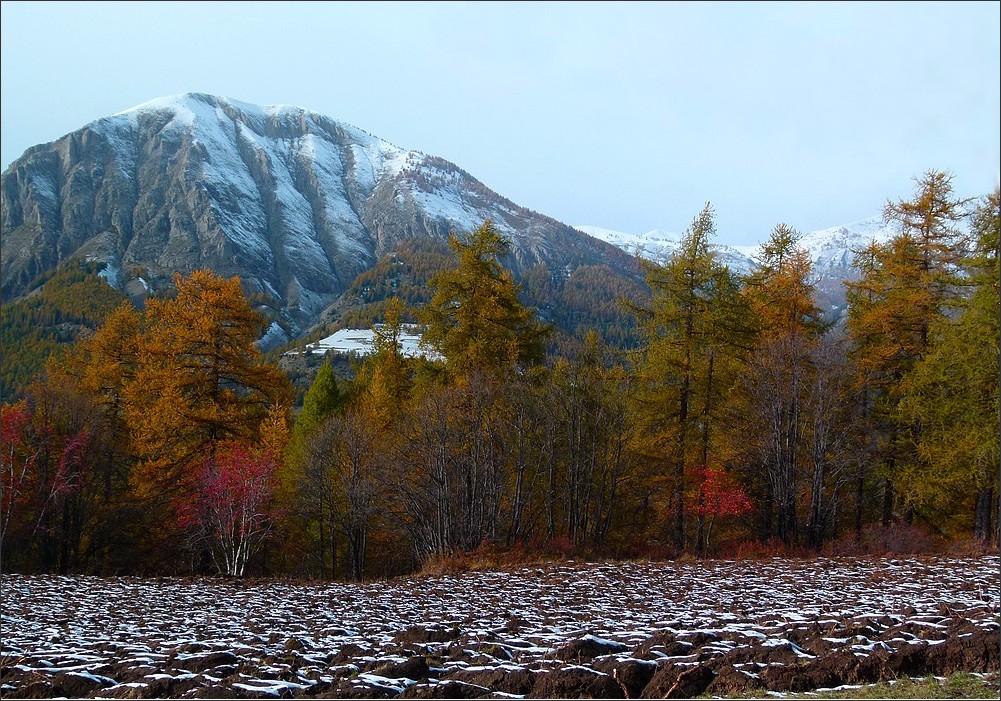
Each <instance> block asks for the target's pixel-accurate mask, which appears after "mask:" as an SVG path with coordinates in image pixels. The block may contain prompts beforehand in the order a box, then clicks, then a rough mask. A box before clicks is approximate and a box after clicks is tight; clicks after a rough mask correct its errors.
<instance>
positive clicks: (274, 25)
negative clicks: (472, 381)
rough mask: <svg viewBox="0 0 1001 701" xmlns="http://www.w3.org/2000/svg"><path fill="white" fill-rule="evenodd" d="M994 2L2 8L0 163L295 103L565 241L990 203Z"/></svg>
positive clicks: (742, 234)
mask: <svg viewBox="0 0 1001 701" xmlns="http://www.w3.org/2000/svg"><path fill="white" fill-rule="evenodd" d="M999 7H1001V3H998V2H979V3H958V2H949V3H935V2H911V3H909V2H891V3H885V4H883V3H859V4H853V3H842V2H837V3H830V4H827V3H815V2H804V3H777V4H771V3H758V2H753V3H734V4H729V3H710V2H706V3H691V4H689V3H678V2H665V3H655V2H642V3H624V2H614V3H601V2H581V3H575V2H558V3H551V4H549V3H539V2H531V3H500V2H498V3H485V2H474V3H468V4H467V3H420V2H407V3H400V4H397V3H378V2H364V3H332V2H328V3H324V2H306V3H295V2H281V3H271V2H257V3H255V2H236V3H226V2H195V3H183V2H168V3H162V4H161V3H151V2H135V3H133V2H125V3H111V2H102V3H97V2H73V3H66V4H63V3H55V2H3V4H2V18H0V20H2V21H0V33H2V37H0V38H2V42H0V98H2V124H0V127H2V156H3V167H4V169H5V170H6V168H7V166H8V165H9V164H10V163H11V162H12V161H14V160H15V159H16V158H18V157H19V156H20V155H21V154H22V153H23V152H24V150H25V149H26V148H28V147H29V146H32V145H34V144H38V143H44V142H48V141H52V140H54V139H57V138H59V137H61V136H63V135H64V134H66V133H69V132H70V131H73V130H74V129H77V128H79V127H82V126H84V125H85V124H87V123H89V122H91V121H93V120H95V119H98V118H100V117H104V116H107V115H110V114H113V113H115V112H119V111H121V110H123V109H126V108H128V107H131V106H134V105H136V104H139V103H141V102H145V101H147V100H150V99H152V98H155V97H160V96H165V95H174V94H178V93H184V92H206V93H212V94H217V95H222V96H225V97H230V98H234V99H238V100H243V101H246V102H251V103H255V104H260V105H267V104H292V105H299V106H302V107H305V108H307V109H310V110H312V111H315V112H319V113H321V114H325V115H327V116H330V117H332V118H334V119H337V120H340V121H344V122H348V123H350V124H353V125H355V126H357V127H360V128H362V129H364V130H366V131H368V132H370V133H372V134H374V135H376V136H378V137H381V138H383V139H386V140H387V141H390V142H392V143H394V144H396V145H397V146H400V147H403V148H407V149H417V150H420V151H423V152H425V153H429V154H433V155H436V156H441V157H443V158H446V159H448V160H450V161H452V162H454V163H456V164H457V165H458V166H460V167H461V168H463V169H464V170H466V171H467V172H469V173H470V174H472V175H473V176H474V177H476V178H478V179H479V180H481V181H482V182H483V183H484V184H485V185H487V186H488V187H490V188H492V189H493V190H495V191H497V192H498V193H500V194H502V195H504V196H506V197H508V198H510V199H512V200H514V201H515V202H517V203H518V204H521V205H523V206H526V207H529V208H531V209H534V210H537V211H539V212H542V213H544V214H548V215H550V216H552V217H555V218H557V219H559V220H561V221H564V222H566V223H568V224H572V225H581V224H590V225H595V226H603V227H607V228H611V229H617V230H620V231H627V232H630V233H642V232H645V231H648V230H650V229H654V228H659V229H662V230H665V231H673V232H681V231H683V230H684V229H685V228H686V227H687V226H688V225H689V223H690V222H691V219H692V217H693V216H694V215H695V214H696V213H697V212H698V211H699V210H700V209H701V208H702V206H703V205H704V204H705V202H706V201H711V202H712V203H713V205H714V207H715V209H716V212H717V228H718V231H719V236H718V239H717V240H718V241H719V242H721V243H735V244H753V243H757V242H759V241H761V240H764V239H765V238H767V236H768V233H769V232H770V230H771V229H772V228H773V227H774V225H775V224H777V223H779V222H785V223H788V224H790V225H792V226H793V227H795V228H797V229H799V230H800V231H803V232H807V231H812V230H815V229H820V228H826V227H829V226H834V225H837V224H844V223H848V222H851V221H854V220H857V219H861V218H865V217H868V216H872V215H877V214H879V212H880V210H881V208H882V205H883V204H884V202H885V201H886V200H887V198H892V199H899V198H906V197H908V196H909V195H910V194H911V192H912V190H913V185H914V183H913V178H914V177H915V176H917V175H919V174H920V173H922V172H923V171H925V170H927V169H930V168H935V169H939V170H948V171H951V172H952V173H954V175H955V180H954V181H953V182H954V185H955V187H956V190H957V192H958V193H959V194H960V195H963V196H979V195H983V194H986V193H987V192H989V191H991V190H993V189H994V187H995V186H996V185H997V183H998V178H999V172H1001V171H999V168H1001V166H999V162H1001V156H999V150H1001V147H999V133H1001V116H999V115H1001V100H999V91H1001V88H999V86H1001V70H999V63H1001V59H999V56H1001V46H999V34H1001V30H999V27H1001V17H999Z"/></svg>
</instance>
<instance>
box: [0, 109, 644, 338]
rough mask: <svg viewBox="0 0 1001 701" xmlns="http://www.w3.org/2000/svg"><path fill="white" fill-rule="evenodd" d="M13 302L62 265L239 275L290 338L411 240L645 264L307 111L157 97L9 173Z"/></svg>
mask: <svg viewBox="0 0 1001 701" xmlns="http://www.w3.org/2000/svg"><path fill="white" fill-rule="evenodd" d="M2 197H3V202H2V204H3V229H2V236H3V242H4V246H3V249H2V251H0V254H2V267H3V274H2V285H3V293H4V296H5V297H6V298H7V299H10V298H12V297H16V296H18V295H19V294H21V293H23V292H24V291H25V290H26V289H27V287H28V285H29V284H30V283H31V281H32V280H33V279H34V278H36V277H37V276H38V275H40V274H42V273H44V272H46V271H48V270H51V269H52V268H54V267H56V266H57V265H59V264H60V263H62V262H63V261H65V260H67V259H74V258H76V259H84V260H98V261H102V262H105V263H107V265H108V266H109V268H110V269H113V270H115V271H119V272H121V273H122V275H121V276H120V277H121V281H120V284H122V285H127V284H128V282H129V280H128V279H127V278H128V277H129V275H134V276H136V275H139V274H140V272H136V271H141V274H142V277H143V279H144V280H147V281H150V282H151V284H152V285H153V287H154V289H156V288H157V286H158V285H159V286H166V285H169V281H170V278H171V276H172V274H173V273H175V272H181V273H187V272H190V271H191V270H194V269H197V268H211V269H213V270H215V271H216V272H217V273H219V274H222V275H225V276H231V275H239V276H240V278H241V279H242V280H243V283H244V286H245V287H246V288H247V291H248V292H249V293H252V294H255V295H257V296H258V298H259V299H262V300H265V301H264V302H263V304H265V305H266V306H269V307H270V308H271V309H273V310H274V311H275V312H277V313H280V314H281V315H282V316H283V318H285V319H286V320H287V321H288V322H289V324H288V326H289V327H290V328H291V329H292V330H293V333H296V332H297V331H298V330H301V329H303V328H305V327H307V326H308V325H309V324H311V323H312V322H313V321H315V320H316V319H317V318H318V315H319V314H320V312H321V311H322V310H323V309H324V308H325V307H326V306H328V305H329V304H331V303H332V302H333V301H334V300H335V299H336V298H337V297H338V296H339V295H340V294H341V293H343V292H344V291H345V290H346V289H347V288H348V286H349V285H350V284H351V282H352V281H353V280H354V278H355V277H356V276H357V275H359V274H360V273H362V272H364V271H365V270H367V269H369V268H370V267H371V266H372V265H374V264H375V262H376V260H378V258H379V257H380V256H382V255H383V254H384V253H386V252H388V251H390V250H393V249H394V248H395V247H396V246H397V245H398V244H399V243H401V242H402V241H403V240H406V239H414V238H422V237H430V238H435V239H439V240H444V239H446V238H447V237H448V235H449V233H450V232H452V231H458V232H463V231H470V230H472V229H474V228H476V227H478V226H480V225H481V224H482V223H483V222H484V221H485V220H486V219H491V220H493V221H494V223H495V225H496V226H497V228H498V230H500V231H501V232H502V233H503V234H504V235H505V236H507V237H508V238H509V239H510V240H511V243H512V246H511V253H510V254H509V256H508V258H507V259H506V260H505V261H504V263H505V265H507V266H508V267H509V268H511V269H512V270H514V271H515V272H516V273H517V272H518V271H519V270H526V269H528V268H531V267H534V266H537V265H545V266H546V267H548V268H549V270H550V271H561V273H562V272H563V271H567V270H571V269H574V268H576V267H578V266H581V265H598V264H605V265H609V266H611V267H612V268H613V269H614V270H616V271H617V273H618V274H622V275H627V276H630V277H636V276H637V270H636V266H635V261H633V260H632V259H631V258H629V257H628V256H627V255H626V254H624V253H622V252H621V251H620V250H618V249H616V248H615V247H613V246H610V245H608V244H605V243H603V242H600V241H597V240H595V239H592V238H590V237H588V236H585V235H583V234H581V233H580V232H577V231H574V230H572V229H570V227H568V226H566V225H565V224H561V223H560V222H557V221H555V220H553V219H550V218H549V217H545V216H543V215H541V214H538V213H535V212H532V211H530V210H528V209H525V208H523V207H520V206H518V205H516V204H515V203H513V202H511V201H510V200H507V199H506V198H504V197H502V196H501V195H499V194H497V193H495V192H493V191H492V190H490V189H489V188H487V187H486V186H484V185H483V184H482V183H480V182H479V181H478V180H476V179H475V178H473V177H472V176H471V175H469V174H468V173H467V172H466V171H464V170H463V169H461V168H460V167H458V166H456V165H454V164H452V163H449V162H448V161H445V160H444V159H441V158H436V157H433V156H429V155H425V154H423V153H420V152H418V151H408V150H404V149H401V148H399V147H397V146H394V145H393V144H391V143H390V142H388V141H385V140H382V139H379V138H377V137H375V136H372V135H371V134H369V133H367V132H365V131H363V130H361V129H358V128H356V127H353V126H350V125H347V124H344V123H342V122H338V121H336V120H334V119H331V118H329V117H326V116H324V115H321V114H318V113H316V112H312V111H310V110H307V109H305V108H302V107H296V106H291V105H270V106H264V107H261V106H258V105H253V104H250V103H246V102H242V101H239V100H233V99H230V98H225V97H219V96H215V95H209V94H205V93H197V92H192V93H183V94H180V95H171V96H166V97H160V98H156V99H153V100H150V101H147V102H144V103H142V104H140V105H136V106H135V107H132V108H129V109H127V110H124V111H122V112H119V113H117V114H114V115H111V116H109V117H105V118H103V119H99V120H97V121H95V122H92V123H91V124H89V125H87V126H85V127H82V128H81V129H78V130H76V131H74V132H72V133H70V134H67V135H66V136H64V137H62V138H61V139H57V140H56V141H54V142H52V143H50V144H43V145H39V146H35V147H33V148H31V149H29V150H28V151H26V152H25V154H24V155H23V156H22V157H21V158H20V159H18V160H17V161H15V162H14V163H13V164H11V166H10V167H9V168H8V170H7V171H6V172H4V174H3V184H2Z"/></svg>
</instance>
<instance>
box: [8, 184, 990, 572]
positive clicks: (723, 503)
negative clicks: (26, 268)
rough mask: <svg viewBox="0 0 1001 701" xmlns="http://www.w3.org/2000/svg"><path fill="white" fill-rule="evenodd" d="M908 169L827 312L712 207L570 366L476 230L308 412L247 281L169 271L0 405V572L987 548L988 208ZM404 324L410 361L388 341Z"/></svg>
mask: <svg viewBox="0 0 1001 701" xmlns="http://www.w3.org/2000/svg"><path fill="white" fill-rule="evenodd" d="M915 183H916V187H915V191H914V195H913V198H912V199H910V200H906V201H899V202H889V203H887V206H886V208H885V211H884V216H885V219H886V220H887V221H888V222H895V223H896V224H897V225H898V229H899V233H898V235H897V236H896V237H895V238H893V239H892V240H891V241H889V242H887V243H883V244H880V243H875V242H874V243H873V244H872V245H870V246H868V247H867V248H865V249H864V250H861V251H858V252H857V254H856V267H857V268H858V272H859V276H858V278H857V280H855V281H853V282H849V283H847V285H848V311H847V313H846V317H845V318H844V319H843V320H842V321H841V323H838V321H837V320H832V319H828V318H826V317H825V315H824V313H823V312H822V310H821V309H820V308H819V307H818V306H817V304H816V302H815V299H814V295H813V287H812V284H811V279H812V270H811V261H810V258H809V256H808V255H807V253H806V251H805V250H804V249H802V248H801V247H800V246H799V245H798V243H797V240H798V234H797V232H796V231H794V230H793V229H792V228H791V227H789V226H787V225H785V224H779V225H778V226H776V227H775V229H774V230H773V231H772V232H771V235H770V238H769V240H768V241H767V242H766V243H765V244H764V245H763V246H762V248H761V252H760V255H759V256H758V258H757V260H756V263H757V265H756V267H755V269H754V271H753V272H751V273H750V274H748V275H746V276H740V275H737V274H735V273H733V272H732V271H730V270H729V269H728V268H726V267H725V266H724V265H723V264H722V263H721V262H720V261H719V259H718V258H717V256H716V254H715V253H714V249H713V247H712V245H711V244H712V240H713V237H714V235H715V223H714V214H713V209H712V206H711V205H710V204H707V205H706V206H705V208H704V209H703V210H702V211H701V212H699V213H698V214H697V215H696V216H695V218H694V219H693V221H692V223H691V226H690V227H689V228H688V229H687V230H686V232H685V234H684V236H683V238H682V241H681V244H680V247H679V248H678V250H677V252H676V253H675V254H674V255H673V256H672V257H671V258H670V259H669V260H668V261H667V262H666V263H665V264H663V265H659V264H655V263H650V262H644V263H643V266H644V272H645V274H646V281H647V285H648V287H649V290H650V292H651V294H650V296H649V297H644V298H643V299H635V298H634V299H631V300H629V299H627V300H625V301H624V303H625V304H626V305H627V306H628V307H629V309H630V312H631V314H632V316H633V318H634V320H635V328H636V333H637V335H638V337H639V339H640V342H639V344H638V345H637V346H636V347H635V348H631V349H629V350H626V351H620V350H616V349H613V348H611V347H609V346H608V345H606V343H605V342H604V341H603V340H602V339H601V338H600V337H599V336H598V335H597V334H596V333H593V332H592V333H587V334H584V335H583V338H580V339H578V342H577V343H576V344H575V346H574V349H573V352H572V353H568V354H566V355H564V356H560V357H556V356H554V355H553V354H552V353H551V352H550V350H551V348H552V343H551V335H552V327H551V326H549V325H548V324H545V323H542V322H541V321H540V320H539V318H538V315H537V314H536V312H535V310H534V309H533V308H531V307H529V306H527V305H526V304H525V303H524V301H523V297H521V296H520V294H519V293H520V290H519V286H518V285H516V284H515V282H514V280H513V278H512V276H511V273H510V272H509V271H508V270H506V269H504V268H503V266H502V265H501V264H500V262H499V261H500V260H501V259H502V258H503V256H504V254H505V253H506V252H507V245H508V244H507V242H506V241H505V240H504V238H503V237H502V236H501V235H500V234H499V233H498V232H497V230H496V229H495V228H494V227H493V225H492V223H491V222H489V221H488V222H485V223H484V224H483V226H481V227H480V228H479V229H477V230H475V231H473V232H470V233H468V234H467V235H465V236H457V235H453V236H452V237H451V239H450V250H451V265H450V266H449V267H448V268H447V269H445V270H444V271H442V272H439V273H438V274H436V275H434V276H433V277H432V278H431V279H430V283H429V285H428V298H429V299H428V301H427V303H426V304H423V305H422V306H420V307H417V308H413V307H410V306H408V305H407V304H406V303H405V302H404V301H403V300H401V299H399V298H391V299H389V300H388V301H387V302H385V303H384V304H383V305H382V313H383V317H382V320H383V323H382V324H380V325H378V326H376V327H375V335H376V340H375V345H374V352H373V353H372V354H371V355H370V356H369V357H368V358H367V359H366V361H365V362H364V363H363V364H361V365H360V366H359V367H358V369H357V372H356V373H355V375H354V377H352V378H351V379H350V380H348V381H343V380H338V379H337V378H336V376H335V373H334V372H333V370H332V368H331V366H330V365H329V364H326V363H325V364H324V365H322V366H321V368H320V371H319V373H318V374H317V376H316V378H315V380H314V381H313V383H312V385H311V386H310V388H309V390H308V391H307V392H306V394H305V397H304V400H303V405H302V408H301V410H300V411H298V412H294V411H293V410H292V407H291V404H292V398H293V391H292V388H291V384H290V383H289V381H288V378H287V377H286V376H285V375H284V374H283V373H282V372H281V371H280V370H279V369H278V368H277V367H276V366H274V365H273V364H271V363H269V362H267V361H266V360H265V359H264V358H263V357H262V356H261V354H260V353H259V352H258V351H257V350H256V348H255V346H254V341H255V340H256V339H257V338H259V337H260V334H261V333H262V331H263V321H262V319H261V318H260V317H259V316H258V315H257V314H256V313H255V312H254V311H253V310H252V309H251V307H250V305H249V304H248V302H247V300H246V298H245V297H244V295H243V292H242V289H241V286H240V282H239V280H238V279H235V278H234V279H230V280H225V279H222V278H219V277H217V276H216V275H214V274H213V273H211V272H209V271H198V272H195V273H193V274H192V275H190V276H188V277H181V276H178V277H176V278H175V287H176V292H175V294H173V295H172V296H167V297H162V298H154V299H151V300H149V301H148V302H147V306H146V309H145V310H144V311H143V312H140V311H137V310H136V309H134V308H132V307H131V306H129V305H127V304H126V305H123V306H121V307H119V308H118V309H117V310H115V311H114V312H112V313H111V314H110V315H109V316H108V317H107V319H106V320H105V322H104V323H103V325H101V326H100V328H98V329H97V331H96V332H95V333H94V334H93V335H91V336H89V337H88V338H86V339H84V340H82V341H80V342H78V343H77V344H76V345H75V346H74V348H73V350H72V351H71V352H70V353H68V354H66V355H64V356H62V357H60V358H54V359H52V360H50V362H49V363H48V365H47V366H46V369H45V372H44V373H42V374H41V375H40V376H39V377H38V378H37V379H36V381H35V382H34V383H33V384H32V385H31V386H30V387H29V388H28V389H27V390H26V392H25V396H24V398H23V399H22V400H20V401H18V402H16V403H13V404H5V405H4V406H3V427H2V428H3V440H2V469H3V475H2V478H3V482H2V486H3V495H2V509H3V510H2V514H0V518H2V521H0V525H2V529H3V530H2V532H0V547H2V549H0V552H2V556H3V568H4V570H5V571H9V570H10V569H21V570H26V571H58V572H96V573H126V572H139V573H164V572H169V573H182V572H209V571H219V572H221V573H224V574H227V575H235V576H240V575H243V574H245V573H249V572H253V573H267V574H275V573H283V574H292V575H297V576H311V577H324V578H330V577H336V578H352V579H363V578H365V577H373V576H386V575H393V574H398V573H403V572H407V571H413V570H415V569H419V568H420V567H422V566H424V565H425V564H426V563H428V562H432V561H434V560H435V559H437V558H448V557H454V556H458V555H462V554H468V553H471V552H472V553H475V552H482V551H484V550H494V551H500V552H508V553H516V554H517V553H526V554H528V553H531V552H532V551H533V550H534V551H547V552H552V551H558V552H562V553H574V552H582V553H595V554H601V555H607V556H629V555H644V554H647V555H649V554H651V553H654V554H659V555H663V556H679V555H683V554H691V555H693V556H698V557H701V556H712V555H714V554H718V553H732V552H739V545H740V544H741V543H749V542H756V543H770V544H772V545H773V546H775V547H785V548H801V549H804V550H811V551H822V550H823V548H824V547H825V546H826V545H829V544H831V543H834V542H840V543H846V542H847V543H855V544H856V545H858V546H859V547H861V546H862V544H863V541H864V539H865V538H866V537H867V534H871V533H874V532H880V531H881V530H883V531H885V530H886V529H893V528H898V529H899V528H912V529H921V530H922V531H923V532H928V533H933V534H937V535H940V536H944V537H949V538H970V537H972V538H974V539H975V540H977V541H979V542H980V543H981V544H983V545H986V546H996V545H997V540H998V523H999V518H998V517H999V508H1001V507H999V504H1001V500H999V494H1001V490H999V487H998V472H999V446H998V431H997V426H998V423H997V422H998V417H999V402H998V378H999V373H1001V370H999V330H998V317H999V308H1001V302H999V296H998V279H999V273H998V246H999V243H998V241H999V233H998V232H999V193H998V191H997V190H995V191H994V192H993V193H991V194H990V195H988V196H986V197H984V198H982V199H980V200H978V201H976V202H973V201H970V200H964V199H961V198H958V197H956V196H955V194H954V193H953V190H952V185H951V176H950V175H949V174H947V173H941V172H937V171H929V172H928V173H925V174H924V175H922V176H920V177H919V178H917V179H916V180H915ZM544 283H545V280H540V281H538V283H537V284H540V285H541V284H544ZM410 319H416V320H417V321H418V322H419V323H421V324H422V325H423V326H424V328H425V331H424V343H425V345H426V347H427V349H428V351H429V352H428V354H427V355H426V356H425V357H419V358H411V357H407V356H404V355H403V354H402V353H401V351H400V348H399V345H398V338H399V335H400V333H401V332H402V325H403V322H404V320H410ZM914 532H917V531H914ZM735 548H736V549H735Z"/></svg>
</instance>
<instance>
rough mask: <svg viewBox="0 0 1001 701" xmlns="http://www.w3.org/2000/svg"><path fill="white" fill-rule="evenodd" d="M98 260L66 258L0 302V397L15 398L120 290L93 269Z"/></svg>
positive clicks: (96, 322) (96, 321)
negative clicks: (26, 288)
mask: <svg viewBox="0 0 1001 701" xmlns="http://www.w3.org/2000/svg"><path fill="white" fill-rule="evenodd" d="M102 268H104V265H103V264H101V263H77V262H71V263H69V264H67V265H64V266H62V267H60V268H58V269H56V270H53V271H51V272H50V273H48V274H46V275H44V276H42V277H41V278H39V279H38V280H35V282H34V286H33V288H32V290H31V291H30V292H29V293H28V294H27V295H25V296H24V297H22V298H21V299H18V300H16V301H14V302H11V303H6V304H3V305H0V348H2V349H3V366H2V369H0V397H2V398H3V399H4V401H10V400H11V399H17V398H18V397H19V396H20V394H21V392H22V391H23V389H24V387H25V386H26V385H27V384H28V383H29V382H30V381H31V380H32V379H33V378H34V377H35V376H36V375H38V373H39V372H41V370H42V368H43V366H44V365H45V361H46V359H47V358H49V357H50V356H53V355H58V354H59V353H60V352H61V351H62V350H63V349H64V348H65V347H66V346H67V345H68V344H70V343H72V342H73V341H76V340H77V339H79V338H80V337H81V336H82V335H86V334H87V333H90V332H91V331H93V330H94V329H96V328H97V327H98V326H100V325H101V322H103V321H104V318H105V317H106V316H107V315H108V313H110V312H111V311H112V310H113V309H114V308H115V307H117V306H118V305H119V304H121V303H122V302H123V301H124V300H125V296H124V295H123V294H122V293H120V292H118V291H117V290H116V289H114V288H113V287H112V286H111V285H109V284H108V283H107V282H106V281H105V280H104V279H102V278H101V277H100V276H99V275H98V273H99V272H100V271H101V269H102Z"/></svg>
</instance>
